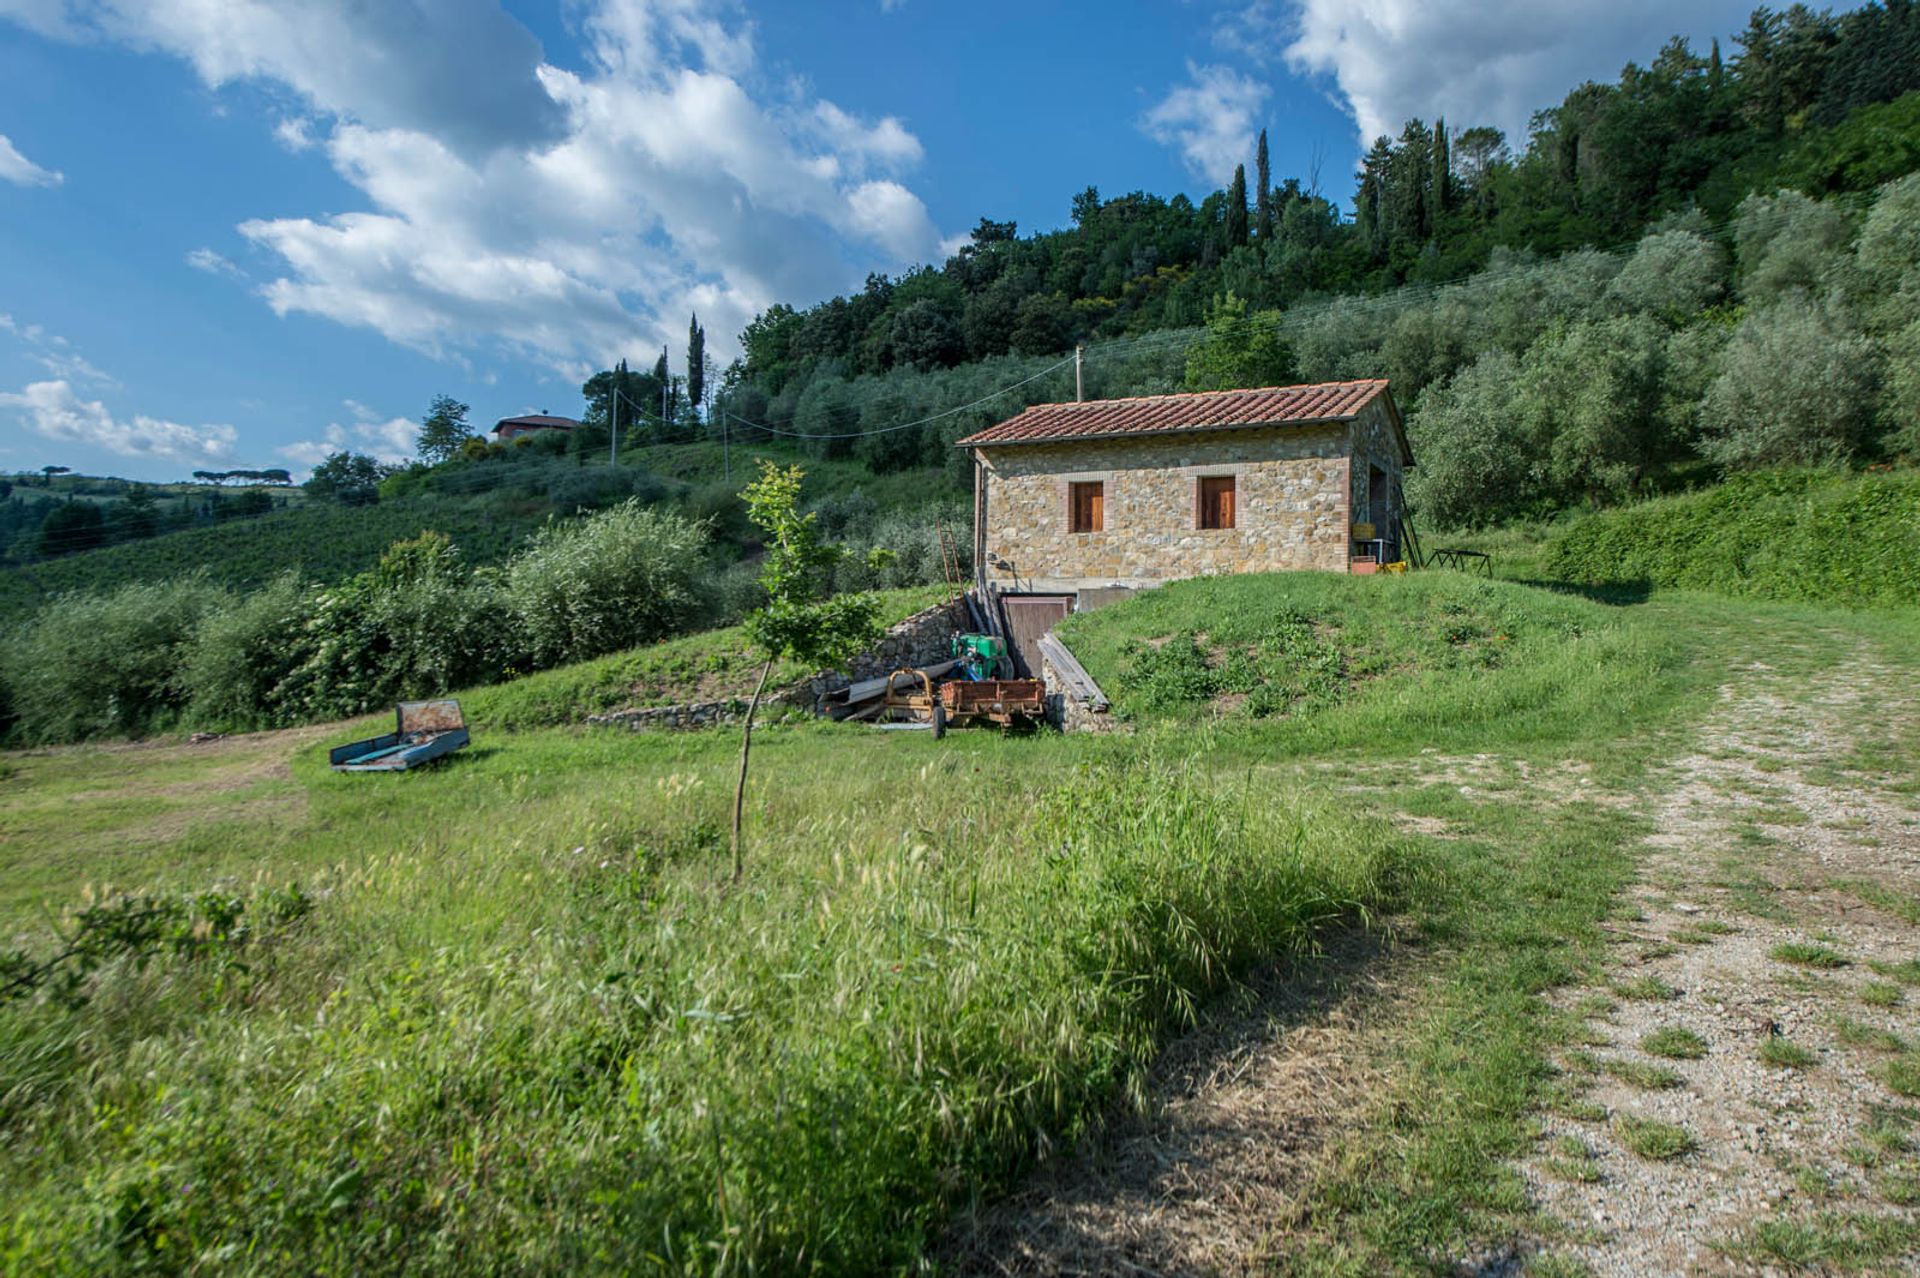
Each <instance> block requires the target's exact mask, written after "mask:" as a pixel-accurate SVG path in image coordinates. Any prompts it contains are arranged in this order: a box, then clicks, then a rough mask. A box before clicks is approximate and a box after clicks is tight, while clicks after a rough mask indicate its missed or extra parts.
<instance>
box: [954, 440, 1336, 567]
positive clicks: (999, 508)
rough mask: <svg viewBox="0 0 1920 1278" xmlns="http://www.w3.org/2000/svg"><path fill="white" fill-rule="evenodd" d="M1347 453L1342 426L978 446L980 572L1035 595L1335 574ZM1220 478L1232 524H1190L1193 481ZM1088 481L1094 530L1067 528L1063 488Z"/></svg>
mask: <svg viewBox="0 0 1920 1278" xmlns="http://www.w3.org/2000/svg"><path fill="white" fill-rule="evenodd" d="M1350 448H1351V445H1350V442H1349V433H1348V428H1347V426H1346V425H1345V424H1344V423H1341V424H1322V425H1307V426H1285V427H1276V428H1272V429H1257V428H1256V429H1238V430H1231V431H1212V432H1194V433H1190V434H1181V435H1177V436H1172V437H1167V438H1131V439H1112V440H1089V441H1084V442H1079V441H1070V440H1069V441H1062V442H1060V443H1057V444H1019V445H1012V446H1002V447H997V448H996V447H992V446H985V447H981V448H980V449H978V450H977V454H978V456H979V457H980V459H981V460H982V462H983V467H982V475H981V481H982V483H983V485H984V488H985V493H984V497H985V503H984V504H985V507H986V511H985V514H986V539H985V540H986V550H987V552H988V554H989V556H990V559H989V561H988V573H989V575H990V578H991V579H992V580H994V581H995V582H996V583H997V584H998V585H1000V586H1001V588H1002V589H1005V590H1018V591H1035V592H1048V591H1078V590H1083V589H1092V588H1097V587H1104V586H1114V585H1120V586H1135V587H1139V586H1152V585H1158V584H1160V583H1162V582H1166V581H1174V580H1178V579H1180V578H1184V577H1199V576H1209V575H1214V574H1220V573H1238V572H1276V571H1287V570H1296V569H1320V570H1324V571H1332V572H1344V571H1346V568H1347V559H1348V547H1349V533H1348V527H1347V525H1348V518H1349V516H1348V506H1349V501H1350V496H1349V473H1348V472H1349V465H1350V457H1351V451H1350ZM1224 477H1231V478H1232V479H1233V481H1234V506H1235V511H1234V526H1233V527H1232V528H1225V529H1210V528H1201V527H1200V526H1199V523H1200V520H1199V517H1198V515H1199V506H1198V503H1199V481H1200V480H1201V479H1203V478H1224ZM1088 482H1097V483H1099V484H1101V486H1102V495H1103V507H1104V509H1103V513H1102V519H1101V523H1102V527H1101V530H1100V531H1098V532H1073V531H1071V522H1070V519H1071V516H1070V511H1069V503H1070V498H1069V493H1070V489H1071V486H1072V485H1073V484H1076V483H1088ZM996 559H997V560H998V561H999V562H998V563H995V562H994V560H996Z"/></svg>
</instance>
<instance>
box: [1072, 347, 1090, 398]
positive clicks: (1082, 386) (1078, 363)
mask: <svg viewBox="0 0 1920 1278" xmlns="http://www.w3.org/2000/svg"><path fill="white" fill-rule="evenodd" d="M1086 356H1087V347H1086V343H1084V342H1082V343H1079V344H1078V345H1076V346H1075V347H1074V348H1073V402H1074V403H1076V404H1082V403H1085V402H1086V399H1087V392H1086V383H1085V382H1084V381H1082V380H1081V376H1080V373H1081V367H1082V365H1084V364H1085V363H1086Z"/></svg>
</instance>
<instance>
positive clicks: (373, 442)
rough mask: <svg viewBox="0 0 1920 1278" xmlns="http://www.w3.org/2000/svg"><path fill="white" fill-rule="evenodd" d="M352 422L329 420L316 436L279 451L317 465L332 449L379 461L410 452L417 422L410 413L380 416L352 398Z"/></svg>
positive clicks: (349, 402)
mask: <svg viewBox="0 0 1920 1278" xmlns="http://www.w3.org/2000/svg"><path fill="white" fill-rule="evenodd" d="M346 409H347V411H348V412H349V413H351V414H352V415H353V420H352V421H351V422H348V423H345V424H342V423H340V422H329V423H328V424H327V426H326V429H324V430H322V431H321V432H320V438H318V439H303V440H300V441H298V442H296V443H292V444H288V445H287V446H286V447H284V448H282V449H281V450H280V455H281V456H282V457H285V458H286V459H287V460H289V461H292V462H297V463H299V464H300V465H302V466H317V465H319V464H320V463H321V462H323V461H325V460H326V459H327V458H329V457H331V456H333V455H334V454H335V453H341V452H347V453H364V454H366V455H367V456H369V457H376V458H378V459H380V460H381V461H387V462H398V461H405V460H407V459H408V458H409V457H412V456H413V447H414V441H415V440H417V439H418V438H419V437H420V423H419V422H416V421H414V420H413V419H412V418H410V417H389V418H386V419H384V420H382V419H381V417H380V414H378V413H376V412H374V411H373V410H372V409H371V408H368V407H367V406H366V405H365V404H362V403H359V402H357V401H355V400H351V399H350V400H347V401H346Z"/></svg>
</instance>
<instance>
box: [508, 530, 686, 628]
mask: <svg viewBox="0 0 1920 1278" xmlns="http://www.w3.org/2000/svg"><path fill="white" fill-rule="evenodd" d="M706 544H707V530H706V528H705V527H704V526H703V525H701V524H697V523H695V522H693V521H692V520H690V519H687V518H685V517H684V516H682V515H678V514H674V513H672V512H670V511H661V510H653V509H649V508H647V507H645V506H642V505H641V504H640V503H639V502H638V501H626V502H623V503H621V504H620V505H618V506H615V507H613V508H612V509H610V510H606V511H602V512H601V513H599V514H597V515H594V516H592V517H591V518H588V519H584V520H580V521H577V522H573V523H565V524H562V523H549V524H548V525H547V526H546V527H544V528H542V529H541V530H540V531H539V532H538V533H536V534H535V535H534V538H533V542H532V544H531V545H529V546H528V548H527V549H526V550H525V551H523V552H522V553H521V554H519V555H517V556H515V558H514V559H513V561H512V562H511V563H510V564H509V565H508V567H507V573H506V602H507V607H508V609H509V610H510V611H511V613H512V616H513V620H514V622H515V624H516V625H517V627H518V629H519V638H520V641H521V644H522V645H523V647H524V652H525V655H526V656H527V657H528V658H529V659H530V660H531V661H532V662H533V663H535V664H537V665H542V666H545V665H555V664H558V663H560V662H564V661H580V660H583V659H585V658H587V657H596V656H599V655H600V654H601V653H606V652H612V651H614V650H616V649H619V648H628V647H632V646H633V645H634V644H640V643H649V642H651V641H653V640H655V639H659V638H662V637H663V636H665V635H669V634H672V633H673V632H674V631H676V630H679V629H684V628H686V627H687V626H688V625H689V624H690V623H691V622H693V621H694V620H695V619H696V618H698V617H699V616H700V615H701V601H700V599H699V597H698V595H697V593H696V592H695V589H694V582H695V580H696V578H697V577H698V576H699V574H700V570H701V568H702V566H703V558H704V554H705V550H706Z"/></svg>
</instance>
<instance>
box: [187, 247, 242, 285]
mask: <svg viewBox="0 0 1920 1278" xmlns="http://www.w3.org/2000/svg"><path fill="white" fill-rule="evenodd" d="M187 265H188V266H191V267H192V268H193V269H194V270H196V271H205V272H206V273H207V274H208V275H225V276H227V277H228V278H230V279H236V280H243V279H245V278H247V273H246V272H245V271H243V270H241V269H240V268H239V267H237V266H235V265H234V264H233V262H232V261H231V260H229V259H228V258H226V257H225V256H223V255H222V254H220V253H216V252H215V251H214V250H212V249H210V248H197V249H194V250H193V251H192V252H190V253H188V254H187Z"/></svg>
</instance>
